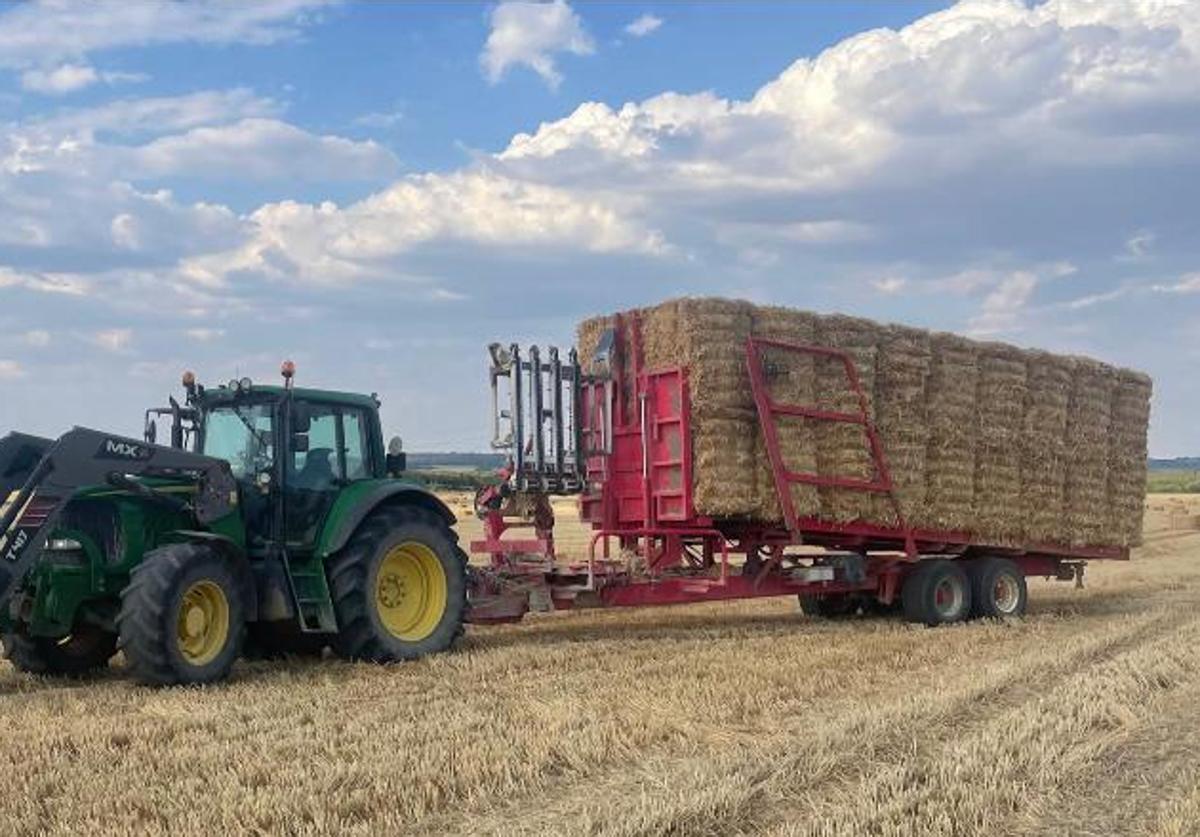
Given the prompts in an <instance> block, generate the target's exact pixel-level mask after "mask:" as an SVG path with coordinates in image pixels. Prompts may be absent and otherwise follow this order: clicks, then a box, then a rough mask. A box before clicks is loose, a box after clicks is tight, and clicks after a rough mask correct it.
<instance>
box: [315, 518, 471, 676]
mask: <svg viewBox="0 0 1200 837" xmlns="http://www.w3.org/2000/svg"><path fill="white" fill-rule="evenodd" d="M328 572H329V585H330V588H331V591H332V593H333V604H334V608H335V609H336V612H337V621H338V633H337V635H336V636H335V637H334V638H333V643H332V644H333V649H334V651H335V652H337V654H338V655H339V656H341V657H344V658H346V659H351V660H370V661H372V662H380V663H387V662H395V661H398V660H412V659H416V658H418V657H423V656H425V655H427V654H435V653H437V652H439V651H445V650H446V649H448V648H450V647H451V646H452V645H453V644H454V643H455V641H456V640H457V639H458V638H459V636H461V634H462V630H463V619H464V617H465V615H466V609H467V584H466V562H465V560H464V556H463V553H462V550H460V549H459V548H458V542H457V538H456V536H455V534H454V532H453V530H451V529H450V527H449V526H447V525H446V523H445V521H443V520H442V519H441V518H440V517H438V516H437V515H436V514H434V513H433V512H431V511H428V510H426V509H422V508H417V507H412V506H400V507H393V508H385V509H381V510H379V511H377V512H375V513H374V514H372V515H371V516H370V517H369V518H367V521H366V522H365V523H364V524H363V525H362V526H361V527H360V528H359V530H358V532H357V533H356V534H355V535H354V537H353V538H352V539H351V541H350V543H349V544H347V545H346V548H345V549H343V550H342V551H341V552H339V553H338V554H337V555H336V556H334V557H333V558H332V559H331V560H330V563H329V568H328Z"/></svg>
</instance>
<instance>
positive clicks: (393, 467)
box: [387, 436, 408, 474]
mask: <svg viewBox="0 0 1200 837" xmlns="http://www.w3.org/2000/svg"><path fill="white" fill-rule="evenodd" d="M407 470H408V454H406V453H405V452H404V442H403V441H401V439H400V437H399V436H393V437H392V440H391V441H390V442H388V449H387V472H388V473H389V474H401V473H403V472H404V471H407Z"/></svg>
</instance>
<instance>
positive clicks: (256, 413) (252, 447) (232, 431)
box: [201, 404, 275, 480]
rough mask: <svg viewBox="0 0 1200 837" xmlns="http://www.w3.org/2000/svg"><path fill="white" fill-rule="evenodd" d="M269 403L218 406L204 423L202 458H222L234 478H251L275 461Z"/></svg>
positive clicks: (268, 467)
mask: <svg viewBox="0 0 1200 837" xmlns="http://www.w3.org/2000/svg"><path fill="white" fill-rule="evenodd" d="M271 413H272V408H271V405H270V404H247V405H240V406H232V405H231V406H228V407H217V408H215V409H213V410H211V411H210V412H209V413H208V416H207V417H206V418H205V421H204V450H203V451H201V453H203V454H204V455H205V456H213V457H216V458H218V459H224V460H225V461H227V462H228V463H229V467H230V469H231V470H232V471H233V475H234V477H236V478H237V479H239V480H241V479H244V478H246V477H250V478H251V479H253V478H254V477H255V476H257V475H258V474H261V473H263V472H264V471H270V470H271V468H272V465H273V464H274V461H275V447H274V438H275V437H274V434H273V432H272V425H271Z"/></svg>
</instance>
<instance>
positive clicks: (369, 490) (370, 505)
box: [316, 480, 458, 558]
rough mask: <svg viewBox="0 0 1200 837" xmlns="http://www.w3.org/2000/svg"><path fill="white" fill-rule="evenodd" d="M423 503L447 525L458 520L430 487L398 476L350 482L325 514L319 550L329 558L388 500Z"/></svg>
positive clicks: (423, 506)
mask: <svg viewBox="0 0 1200 837" xmlns="http://www.w3.org/2000/svg"><path fill="white" fill-rule="evenodd" d="M392 503H395V504H404V505H413V506H420V507H422V508H426V509H429V510H430V511H432V512H434V513H435V514H437V515H438V516H439V517H441V518H442V519H443V520H444V521H446V525H447V526H453V525H454V524H455V523H457V522H458V518H456V517H455V516H454V512H452V511H450V507H449V506H447V505H446V504H445V503H443V502H442V501H441V500H440V499H438V497H437V495H436V494H434V493H433V492H432V491H430V490H429V489H427V488H424V487H423V486H420V485H415V484H413V483H407V482H398V481H396V480H370V481H367V482H358V483H353V484H351V485H348V486H346V487H345V488H344V489H342V492H341V493H340V494H338V497H337V499H336V500H334V502H333V507H332V508H331V509H330V510H329V514H328V515H327V516H326V518H325V525H324V526H323V527H322V529H321V536H320V538H318V540H317V550H316V554H317V557H319V558H327V557H329V556H330V555H332V554H333V553H335V552H337V551H338V550H339V549H341V548H342V547H343V546H345V545H346V544H347V543H348V542H349V540H350V538H351V537H353V536H354V533H355V531H356V530H357V529H358V527H359V524H361V523H362V522H363V521H364V520H366V519H367V516H368V515H370V514H371V512H373V511H375V509H377V508H379V507H380V506H383V505H387V504H392Z"/></svg>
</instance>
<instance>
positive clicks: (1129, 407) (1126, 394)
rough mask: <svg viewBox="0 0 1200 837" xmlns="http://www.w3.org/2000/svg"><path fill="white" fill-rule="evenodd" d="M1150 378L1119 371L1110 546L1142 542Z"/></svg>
mask: <svg viewBox="0 0 1200 837" xmlns="http://www.w3.org/2000/svg"><path fill="white" fill-rule="evenodd" d="M1152 387H1153V385H1152V383H1151V381H1150V378H1149V376H1147V375H1143V374H1142V373H1140V372H1134V371H1133V370H1132V369H1120V370H1118V371H1117V381H1116V386H1115V387H1114V388H1113V401H1112V414H1111V425H1110V430H1109V434H1108V503H1109V512H1108V519H1109V520H1110V521H1112V522H1113V524H1114V527H1115V528H1114V529H1112V530H1110V531H1109V532H1108V535H1109V536H1110V537H1111V541H1110V542H1111V543H1115V544H1119V545H1121V546H1137V545H1138V544H1140V543H1141V542H1142V515H1143V513H1144V511H1145V506H1144V503H1143V498H1144V497H1145V493H1146V454H1147V450H1146V426H1147V424H1149V422H1150V395H1151V391H1152Z"/></svg>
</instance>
